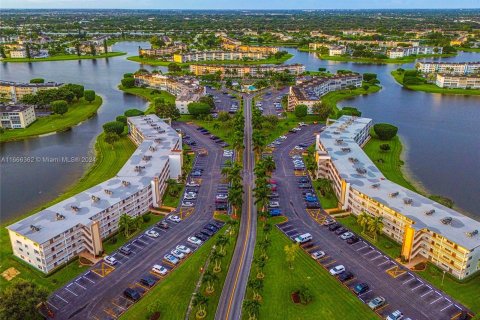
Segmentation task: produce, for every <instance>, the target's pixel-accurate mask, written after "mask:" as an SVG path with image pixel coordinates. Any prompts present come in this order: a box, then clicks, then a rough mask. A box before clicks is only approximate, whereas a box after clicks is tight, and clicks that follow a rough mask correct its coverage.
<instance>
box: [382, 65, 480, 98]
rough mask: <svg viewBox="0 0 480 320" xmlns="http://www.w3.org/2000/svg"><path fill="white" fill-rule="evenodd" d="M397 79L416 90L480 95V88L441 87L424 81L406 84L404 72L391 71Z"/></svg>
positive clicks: (408, 87)
mask: <svg viewBox="0 0 480 320" xmlns="http://www.w3.org/2000/svg"><path fill="white" fill-rule="evenodd" d="M390 74H391V75H392V76H393V78H394V79H395V81H397V82H398V83H399V84H401V85H402V86H403V87H404V88H406V89H409V90H414V91H423V92H428V93H441V94H459V95H480V89H454V88H452V89H448V88H440V87H438V86H437V85H436V84H433V83H424V84H416V85H404V84H403V72H398V71H396V70H394V71H392V72H391V73H390Z"/></svg>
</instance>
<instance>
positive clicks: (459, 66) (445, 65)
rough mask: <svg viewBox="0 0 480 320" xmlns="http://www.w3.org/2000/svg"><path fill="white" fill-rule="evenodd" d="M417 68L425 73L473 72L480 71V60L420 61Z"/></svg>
mask: <svg viewBox="0 0 480 320" xmlns="http://www.w3.org/2000/svg"><path fill="white" fill-rule="evenodd" d="M416 68H417V70H418V71H420V72H421V73H424V74H428V73H448V74H472V73H477V72H480V62H435V61H431V62H418V63H417V64H416Z"/></svg>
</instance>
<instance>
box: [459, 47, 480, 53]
mask: <svg viewBox="0 0 480 320" xmlns="http://www.w3.org/2000/svg"><path fill="white" fill-rule="evenodd" d="M458 50H459V51H465V52H480V48H463V47H461V48H458Z"/></svg>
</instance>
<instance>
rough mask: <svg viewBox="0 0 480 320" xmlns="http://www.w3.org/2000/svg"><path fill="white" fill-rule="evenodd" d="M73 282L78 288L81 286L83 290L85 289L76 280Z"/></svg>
mask: <svg viewBox="0 0 480 320" xmlns="http://www.w3.org/2000/svg"><path fill="white" fill-rule="evenodd" d="M74 283H75V284H76V285H77V286H79V287H80V288H82V289H83V290H87V288H85V287H84V286H82V285H81V284H79V283H78V282H77V280H75V281H74Z"/></svg>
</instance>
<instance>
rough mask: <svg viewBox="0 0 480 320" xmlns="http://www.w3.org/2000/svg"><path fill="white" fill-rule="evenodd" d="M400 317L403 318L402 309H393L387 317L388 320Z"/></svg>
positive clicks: (397, 319)
mask: <svg viewBox="0 0 480 320" xmlns="http://www.w3.org/2000/svg"><path fill="white" fill-rule="evenodd" d="M400 319H403V313H401V312H400V310H395V311H393V312H392V313H390V314H389V315H388V317H387V320H400Z"/></svg>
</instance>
